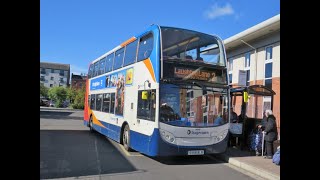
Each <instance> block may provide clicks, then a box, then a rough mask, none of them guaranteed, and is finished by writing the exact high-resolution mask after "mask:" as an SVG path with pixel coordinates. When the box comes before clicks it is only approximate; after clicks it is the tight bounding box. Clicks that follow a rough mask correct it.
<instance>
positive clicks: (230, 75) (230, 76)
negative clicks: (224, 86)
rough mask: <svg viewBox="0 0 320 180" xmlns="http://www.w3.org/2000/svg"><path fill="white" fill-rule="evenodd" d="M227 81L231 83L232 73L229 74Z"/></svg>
mask: <svg viewBox="0 0 320 180" xmlns="http://www.w3.org/2000/svg"><path fill="white" fill-rule="evenodd" d="M229 83H230V84H232V73H230V74H229Z"/></svg>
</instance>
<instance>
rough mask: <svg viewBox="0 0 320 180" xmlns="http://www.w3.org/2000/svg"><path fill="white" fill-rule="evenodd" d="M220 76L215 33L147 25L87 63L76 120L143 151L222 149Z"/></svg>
mask: <svg viewBox="0 0 320 180" xmlns="http://www.w3.org/2000/svg"><path fill="white" fill-rule="evenodd" d="M228 82H229V80H228V76H227V66H226V54H225V49H224V45H223V42H222V40H221V39H220V38H219V37H218V36H215V35H209V34H205V33H202V32H196V31H192V30H187V29H182V28H175V27H165V26H158V25H151V26H150V27H148V28H147V29H146V30H145V31H144V32H142V33H140V34H138V35H137V36H134V37H132V38H130V39H128V40H127V41H125V42H124V43H122V44H120V45H119V46H117V47H115V48H114V49H112V50H110V51H109V52H107V53H105V54H103V55H102V56H100V57H99V58H97V59H95V60H94V61H92V62H91V63H90V66H89V71H88V79H87V86H86V87H87V89H86V97H85V109H84V125H86V126H88V127H89V128H90V130H91V131H97V132H99V133H101V134H103V135H105V136H107V137H108V138H110V139H112V140H114V141H116V142H118V143H121V144H123V146H124V148H125V149H126V150H127V151H130V150H132V149H133V150H136V151H139V152H141V153H143V154H145V155H148V156H173V155H204V154H218V153H223V152H225V150H226V148H227V142H228V136H229V125H230V124H229V122H230V120H229V107H230V101H229V98H230V89H229V83H228Z"/></svg>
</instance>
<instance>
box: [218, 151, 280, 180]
mask: <svg viewBox="0 0 320 180" xmlns="http://www.w3.org/2000/svg"><path fill="white" fill-rule="evenodd" d="M217 157H218V158H219V159H221V160H223V161H225V162H227V163H229V164H231V165H233V166H236V167H238V168H241V169H243V170H245V171H248V172H250V173H253V174H255V175H258V176H260V177H262V178H264V179H270V180H271V179H272V180H273V179H280V166H278V165H276V164H274V163H273V162H272V159H264V158H263V157H262V156H255V153H254V152H250V151H246V150H240V149H239V148H237V147H229V148H228V149H227V151H226V152H225V153H223V154H220V155H218V156H217Z"/></svg>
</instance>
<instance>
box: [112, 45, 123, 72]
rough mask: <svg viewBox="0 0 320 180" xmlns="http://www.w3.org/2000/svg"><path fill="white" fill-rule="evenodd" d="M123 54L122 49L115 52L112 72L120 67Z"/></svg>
mask: <svg viewBox="0 0 320 180" xmlns="http://www.w3.org/2000/svg"><path fill="white" fill-rule="evenodd" d="M123 54H124V48H121V49H119V50H118V51H116V55H115V58H114V63H113V70H116V69H119V68H121V67H122V63H123Z"/></svg>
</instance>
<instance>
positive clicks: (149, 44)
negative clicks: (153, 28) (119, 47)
mask: <svg viewBox="0 0 320 180" xmlns="http://www.w3.org/2000/svg"><path fill="white" fill-rule="evenodd" d="M152 49H153V34H152V33H149V34H147V35H145V36H143V37H142V38H140V41H139V50H138V55H137V56H138V58H137V61H142V60H145V59H147V58H148V57H149V56H150V54H151V52H152Z"/></svg>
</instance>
